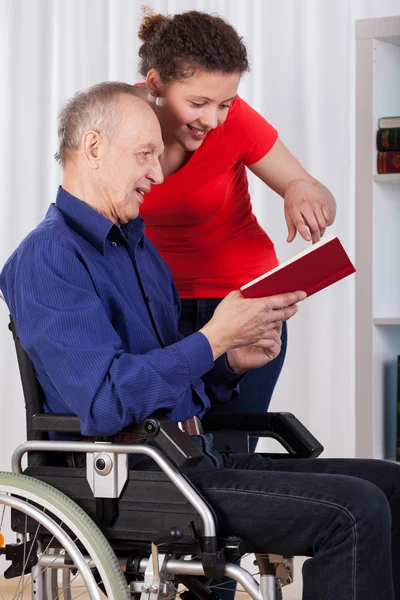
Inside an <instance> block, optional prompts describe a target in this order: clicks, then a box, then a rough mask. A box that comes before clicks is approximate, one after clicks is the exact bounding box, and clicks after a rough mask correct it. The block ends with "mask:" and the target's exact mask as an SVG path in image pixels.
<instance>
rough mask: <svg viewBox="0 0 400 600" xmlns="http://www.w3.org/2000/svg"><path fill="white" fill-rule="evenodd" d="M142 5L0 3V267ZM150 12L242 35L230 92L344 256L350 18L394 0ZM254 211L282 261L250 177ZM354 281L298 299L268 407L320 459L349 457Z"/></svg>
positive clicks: (2, 463) (52, 179)
mask: <svg viewBox="0 0 400 600" xmlns="http://www.w3.org/2000/svg"><path fill="white" fill-rule="evenodd" d="M141 4H142V1H141V0H140V1H133V0H109V1H107V0H68V2H67V1H66V0H64V1H62V0H0V73H1V87H0V263H1V264H2V263H3V262H4V261H5V260H6V258H7V257H8V255H9V254H10V253H11V251H12V250H13V249H14V247H15V246H16V245H17V244H18V243H19V241H20V240H21V239H22V238H23V236H24V235H25V234H26V233H27V232H28V231H29V230H30V229H32V228H33V227H34V226H35V225H36V224H37V223H38V222H39V220H41V219H42V217H43V216H44V213H45V210H46V207H47V206H48V204H49V203H50V202H51V201H53V200H54V196H55V193H56V187H57V184H58V182H59V178H60V174H59V171H58V168H57V166H56V164H55V162H54V161H53V159H52V155H53V154H54V151H55V147H56V115H57V111H58V108H59V106H60V104H61V103H62V102H63V101H64V100H65V99H66V98H68V97H69V96H71V95H72V94H73V93H74V92H75V91H76V90H77V89H79V88H82V87H86V86H88V85H90V84H92V83H94V82H98V81H101V80H106V79H121V80H125V81H129V82H134V81H136V80H137V76H136V56H137V50H138V47H139V40H138V38H137V35H136V32H137V29H138V25H139V21H140V6H141ZM147 4H148V5H149V6H152V7H153V8H155V9H156V10H159V11H162V12H165V11H168V12H177V11H181V10H184V9H190V8H197V9H201V10H206V11H214V12H218V13H219V14H221V15H222V16H225V17H226V18H227V19H228V20H229V21H230V22H231V23H232V24H233V25H235V26H236V28H237V29H238V31H239V32H240V33H241V34H242V35H243V36H244V38H245V40H246V42H247V46H248V49H249V54H250V59H251V64H252V71H251V73H250V74H248V75H246V77H245V79H244V80H243V82H242V84H241V93H242V95H243V96H244V97H245V99H246V100H248V101H249V102H250V103H251V104H253V106H254V107H255V108H257V109H258V110H259V111H260V112H261V113H262V114H263V115H264V116H265V117H266V118H267V119H269V120H270V121H271V122H272V123H273V124H274V125H275V126H276V127H277V128H278V129H279V132H280V135H281V138H282V140H283V141H284V142H285V143H286V145H287V146H288V147H289V148H290V149H291V151H292V152H293V153H294V154H295V155H296V156H297V158H298V159H299V160H300V161H301V162H302V163H303V165H304V166H305V167H306V168H307V169H308V170H309V171H310V172H311V173H312V174H313V175H314V176H315V177H316V178H319V179H320V180H321V181H323V182H324V183H325V184H326V185H327V186H328V187H329V188H330V189H331V190H332V192H333V193H334V195H335V196H336V199H337V202H338V216H337V221H336V223H335V225H334V227H332V228H331V230H332V233H335V234H337V235H338V236H339V237H340V238H341V240H342V242H343V243H344V245H345V247H346V248H347V249H348V251H349V254H350V256H352V257H353V256H354V176H353V173H354V157H353V146H354V19H356V18H366V17H376V16H389V15H394V14H399V12H400V2H399V1H398V0H380V2H379V3H378V2H375V1H373V0H369V1H368V0H354V1H350V0H349V1H347V0H229V1H228V0H213V1H211V0H210V1H208V0H203V1H201V0H198V1H195V0H192V1H190V0H175V1H174V0H170V1H166V0H158V1H157V0H152V1H151V0H149V2H148V3H147ZM252 192H253V204H254V210H255V212H256V214H257V216H258V217H259V219H260V221H261V223H262V225H263V226H264V227H265V228H266V229H267V231H268V232H269V233H270V235H271V236H272V238H273V239H274V241H275V242H276V246H277V250H278V254H279V256H280V258H281V260H284V259H286V258H288V257H289V256H291V255H293V254H295V253H296V252H297V251H299V250H300V249H302V248H303V247H304V246H305V243H304V242H302V241H300V240H296V241H295V242H294V243H293V244H291V245H288V244H286V242H285V239H286V228H285V222H284V218H283V211H282V200H281V199H280V198H279V197H278V196H276V195H275V194H274V193H273V192H271V191H269V190H268V189H267V188H266V187H265V186H264V185H263V184H261V183H259V182H254V181H252ZM353 311H354V279H351V278H350V279H348V280H346V281H343V282H341V283H338V284H337V285H336V286H334V287H332V288H330V289H328V290H326V291H324V292H321V293H320V294H318V295H317V296H315V297H313V298H310V299H309V300H307V301H306V303H304V304H303V305H302V306H301V310H300V312H299V314H298V315H297V316H296V318H295V319H293V320H292V321H291V323H290V332H289V335H290V339H289V350H288V355H287V360H286V364H285V367H284V371H283V374H282V377H281V379H280V381H279V384H278V387H277V390H276V393H275V397H274V400H273V404H272V408H273V409H275V410H278V409H282V410H289V411H292V412H294V413H295V414H296V415H298V416H299V417H300V418H301V419H302V420H303V421H304V422H305V424H306V425H307V426H308V427H309V428H310V429H311V430H312V431H313V432H314V433H315V435H316V436H317V437H319V438H320V439H321V441H322V442H323V443H324V444H325V447H326V454H327V455H328V456H333V455H337V456H351V455H353V454H354V339H353V329H354V315H353ZM6 325H7V316H6V311H5V309H4V308H3V307H1V310H0V332H1V333H0V378H1V384H2V385H1V394H2V396H1V403H0V428H1V429H0V468H4V469H7V468H8V467H9V464H10V462H9V460H10V453H11V449H12V448H13V447H15V445H16V444H17V443H18V442H20V441H22V440H23V438H24V423H23V419H24V411H23V400H22V395H21V388H20V384H19V380H18V374H17V369H16V360H15V356H14V351H13V347H12V341H11V335H9V333H8V331H7V329H6Z"/></svg>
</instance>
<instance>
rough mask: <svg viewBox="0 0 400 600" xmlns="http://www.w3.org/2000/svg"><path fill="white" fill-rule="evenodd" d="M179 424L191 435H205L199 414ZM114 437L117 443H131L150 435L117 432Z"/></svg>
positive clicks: (181, 428) (182, 429) (180, 427)
mask: <svg viewBox="0 0 400 600" xmlns="http://www.w3.org/2000/svg"><path fill="white" fill-rule="evenodd" d="M177 425H178V427H179V429H180V430H181V431H183V432H184V433H186V435H187V436H189V437H191V436H192V435H203V433H204V429H203V426H202V424H201V421H200V419H199V417H198V416H197V415H195V416H194V417H190V418H189V419H185V420H184V421H178V423H177ZM113 437H114V441H115V442H116V443H117V444H129V443H131V442H137V441H138V440H143V439H146V438H148V437H149V436H148V435H146V434H145V433H116V434H115V435H114V436H113Z"/></svg>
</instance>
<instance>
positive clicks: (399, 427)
mask: <svg viewBox="0 0 400 600" xmlns="http://www.w3.org/2000/svg"><path fill="white" fill-rule="evenodd" d="M396 460H397V461H398V462H400V356H398V357H397V422H396Z"/></svg>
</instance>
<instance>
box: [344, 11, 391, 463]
mask: <svg viewBox="0 0 400 600" xmlns="http://www.w3.org/2000/svg"><path fill="white" fill-rule="evenodd" d="M399 115H400V16H395V17H390V18H381V19H365V20H362V21H356V257H355V258H356V267H357V276H356V304H355V306H356V374H355V383H356V456H358V457H374V458H386V459H389V460H393V459H394V457H395V451H396V404H397V355H400V327H399V325H400V175H399V174H384V175H378V174H377V171H376V163H377V149H376V131H377V127H378V119H379V118H380V117H385V116H399ZM388 184H390V185H388Z"/></svg>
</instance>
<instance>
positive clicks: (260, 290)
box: [240, 236, 355, 298]
mask: <svg viewBox="0 0 400 600" xmlns="http://www.w3.org/2000/svg"><path fill="white" fill-rule="evenodd" d="M354 272H355V268H354V266H353V264H352V262H351V260H350V259H349V257H348V256H347V254H346V251H345V249H344V248H343V246H342V244H341V242H340V240H339V239H338V238H337V237H336V236H326V237H324V238H323V239H322V240H320V241H319V242H317V243H316V244H314V245H313V246H310V247H309V248H307V250H304V251H303V252H300V253H299V254H297V255H296V256H294V257H293V258H291V259H290V260H288V261H286V262H284V263H282V264H281V265H279V266H278V267H276V268H275V269H272V270H271V271H268V272H267V273H264V275H261V276H260V277H257V278H256V279H253V280H252V281H250V282H249V283H247V284H246V285H244V286H242V287H241V288H240V291H241V292H242V295H243V296H244V297H245V298H262V297H264V296H274V295H275V294H283V293H285V292H295V291H304V292H306V293H307V296H312V295H313V294H315V293H316V292H319V291H320V290H323V289H324V288H326V287H328V286H329V285H332V284H333V283H336V282H337V281H339V280H340V279H343V278H344V277H347V276H348V275H351V274H352V273H354Z"/></svg>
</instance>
